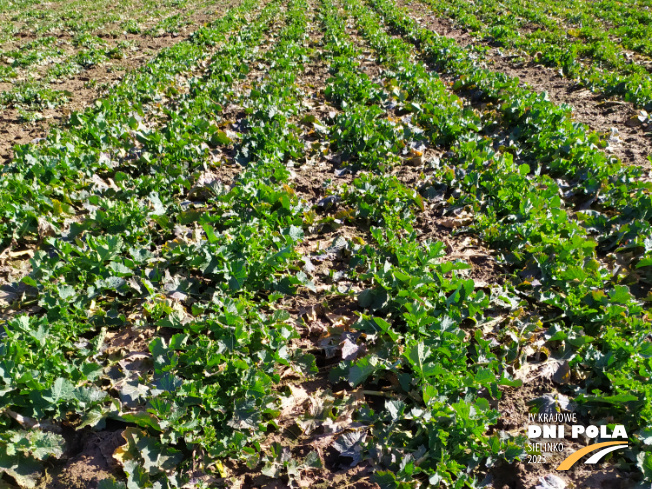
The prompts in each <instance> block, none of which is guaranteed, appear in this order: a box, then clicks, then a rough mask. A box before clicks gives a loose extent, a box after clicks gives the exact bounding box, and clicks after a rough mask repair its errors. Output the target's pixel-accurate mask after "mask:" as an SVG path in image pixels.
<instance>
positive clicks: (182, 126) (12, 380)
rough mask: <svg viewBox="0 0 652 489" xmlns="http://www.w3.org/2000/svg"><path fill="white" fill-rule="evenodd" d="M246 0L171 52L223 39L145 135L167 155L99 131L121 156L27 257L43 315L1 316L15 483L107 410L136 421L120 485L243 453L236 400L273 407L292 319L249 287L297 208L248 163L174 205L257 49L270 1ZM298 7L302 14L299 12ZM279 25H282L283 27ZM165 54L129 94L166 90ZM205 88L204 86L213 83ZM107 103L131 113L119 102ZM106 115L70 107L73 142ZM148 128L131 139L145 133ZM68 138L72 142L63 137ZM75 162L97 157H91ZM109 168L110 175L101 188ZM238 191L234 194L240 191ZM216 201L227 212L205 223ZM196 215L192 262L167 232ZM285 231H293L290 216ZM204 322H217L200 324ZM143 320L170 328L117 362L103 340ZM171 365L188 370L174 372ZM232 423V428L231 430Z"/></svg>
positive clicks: (271, 262)
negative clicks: (137, 362)
mask: <svg viewBox="0 0 652 489" xmlns="http://www.w3.org/2000/svg"><path fill="white" fill-rule="evenodd" d="M254 6H255V2H246V3H244V4H243V6H242V7H240V8H237V9H235V10H232V11H231V12H230V13H229V14H228V15H227V16H226V17H225V18H223V19H222V20H220V21H218V22H217V23H216V24H215V25H214V26H212V27H211V28H205V29H203V30H201V31H200V32H199V33H198V35H197V37H196V38H195V43H194V44H190V43H188V45H187V46H186V47H185V49H182V47H179V48H178V49H179V51H177V52H178V53H180V54H187V53H188V52H189V49H190V48H197V52H196V53H195V60H201V59H202V57H201V52H202V51H206V50H208V48H209V46H210V44H213V43H220V44H222V43H225V41H226V40H227V39H229V41H230V42H229V43H228V45H227V46H226V47H223V48H222V49H221V50H219V51H218V52H217V53H216V54H215V56H214V57H213V58H212V59H211V60H210V66H209V70H208V72H207V74H206V76H204V77H197V78H196V79H192V80H191V81H190V82H189V84H190V86H189V87H188V88H189V91H188V92H187V93H186V94H184V95H183V96H181V97H180V98H179V100H178V106H177V107H175V108H172V107H171V108H170V109H168V110H169V111H170V115H171V116H172V115H173V119H171V120H169V121H168V123H167V124H166V125H164V127H163V128H162V129H161V131H160V132H159V134H161V135H162V138H161V140H159V141H158V143H155V142H152V141H147V142H148V145H151V146H152V147H158V148H160V149H163V148H165V151H164V152H162V154H168V155H169V156H167V157H164V156H162V154H161V155H158V154H157V155H156V156H155V157H150V156H147V154H146V153H145V154H141V156H142V159H138V160H134V158H133V157H132V156H131V155H127V151H126V148H130V149H134V145H135V144H138V143H136V139H135V137H134V138H133V139H131V138H127V139H126V140H123V139H121V138H114V139H113V140H112V141H110V140H109V138H107V137H105V138H104V145H103V148H102V149H104V150H109V151H111V150H113V151H116V152H120V151H122V153H123V154H122V156H118V155H115V154H112V158H113V157H115V158H116V160H114V161H115V163H111V161H108V162H107V161H104V162H103V163H104V164H105V166H104V169H102V168H99V167H97V166H94V167H92V168H89V170H90V171H92V172H93V173H94V174H95V175H96V178H94V184H90V185H89V182H88V180H87V181H86V182H85V186H84V187H81V186H80V190H78V191H77V192H79V193H80V194H81V195H79V197H80V199H83V202H84V205H85V207H86V209H87V211H88V213H87V214H86V215H85V216H80V217H81V219H80V220H79V221H78V222H77V225H76V226H75V227H74V228H72V229H71V230H70V231H69V232H67V233H62V232H56V233H55V234H56V236H54V237H51V238H48V240H47V242H46V243H44V244H43V246H42V250H40V251H38V252H37V253H36V254H35V256H34V258H33V259H32V261H31V264H32V272H31V273H30V275H29V276H27V277H25V278H24V279H23V282H24V283H25V284H26V285H28V286H29V287H30V290H29V292H28V294H27V295H28V296H29V298H30V299H29V300H32V301H35V302H36V303H37V304H38V306H39V311H40V312H39V313H38V314H32V315H30V316H27V315H19V316H17V317H16V318H15V319H12V320H10V321H8V322H6V323H5V325H4V330H5V332H4V334H3V337H2V339H1V345H0V349H2V353H3V354H2V362H3V372H4V375H3V390H2V393H3V394H2V404H3V406H2V411H3V415H2V417H1V418H0V420H1V421H0V422H2V424H3V430H2V431H3V435H2V442H1V447H2V448H1V450H2V455H1V456H0V460H1V461H2V462H1V463H2V465H1V468H2V471H3V472H4V473H7V474H9V475H10V476H11V477H13V479H14V480H15V481H17V482H18V483H19V484H20V485H21V486H23V487H34V486H35V484H36V479H37V478H38V476H40V475H41V471H40V470H39V466H40V465H41V461H43V460H46V459H48V457H54V458H57V457H60V456H61V455H62V453H63V452H64V450H65V440H64V438H63V436H62V435H61V433H65V432H66V431H70V430H73V429H82V428H85V427H92V428H95V429H101V428H102V427H103V425H104V423H105V419H106V418H107V417H111V418H113V419H117V420H120V421H122V422H126V423H129V425H130V426H131V428H128V429H127V430H126V431H125V435H124V436H125V438H126V439H127V441H128V443H127V446H126V447H125V448H124V452H123V453H122V456H121V461H122V463H123V466H124V470H125V472H126V473H127V476H128V477H127V481H128V485H129V487H148V486H149V487H151V484H152V483H153V481H154V480H155V479H160V480H161V481H160V482H159V483H160V484H163V485H164V486H167V487H169V486H170V485H172V486H177V487H178V486H179V485H180V479H179V475H178V474H179V472H178V471H177V470H176V469H177V466H178V465H179V464H180V463H181V462H182V461H183V460H184V459H188V457H191V456H192V454H193V453H195V452H196V451H199V450H201V447H205V448H206V449H208V447H210V450H211V451H212V452H214V453H215V454H218V453H230V452H232V451H233V450H239V449H240V448H241V447H242V446H243V445H244V444H245V443H250V442H252V441H253V440H254V439H255V437H256V433H257V428H258V427H257V425H256V426H254V425H253V424H252V425H249V424H246V423H247V420H248V419H250V418H249V415H248V414H247V413H250V414H251V413H260V415H261V416H266V415H267V414H268V413H269V412H273V409H274V406H273V403H272V398H271V397H270V392H269V386H270V384H272V382H273V378H272V377H273V376H274V375H275V373H274V367H275V366H276V365H277V361H280V362H282V363H283V364H286V365H287V364H289V362H290V359H288V358H282V353H281V356H279V351H281V352H282V351H284V350H283V348H282V347H283V345H284V344H285V343H287V341H289V340H290V339H291V337H292V331H291V330H290V329H289V328H287V326H285V325H284V321H285V319H286V318H285V317H283V315H282V314H264V313H263V312H262V311H261V310H260V309H259V308H258V307H256V306H255V305H254V303H253V301H252V296H253V293H254V291H255V290H256V288H257V287H261V286H262V285H264V284H263V283H261V279H264V280H268V277H270V276H273V274H274V271H275V270H276V268H277V267H278V266H279V264H282V263H285V261H286V260H287V259H289V258H290V257H292V256H293V254H292V251H291V249H292V243H293V241H296V240H297V239H298V237H297V231H296V230H295V231H293V232H292V233H289V234H285V235H276V234H275V233H272V232H271V230H270V225H271V223H276V222H277V220H279V221H282V222H288V221H289V222H293V218H294V216H295V213H296V212H297V211H296V210H295V209H294V208H293V207H292V208H291V203H294V204H295V205H296V199H291V196H290V195H289V194H288V193H287V192H283V191H282V190H277V189H276V188H275V187H272V186H271V185H269V184H266V183H265V179H264V178H263V176H262V175H261V174H259V173H258V169H256V168H252V169H251V170H250V172H249V174H248V175H247V176H245V177H243V181H242V185H239V186H237V187H236V188H235V189H234V190H233V191H231V192H227V191H224V190H222V191H220V190H219V189H218V188H217V187H214V188H213V187H208V188H206V189H204V190H205V192H207V196H210V198H209V200H210V202H206V203H205V204H204V203H200V202H197V204H196V205H197V206H198V207H203V208H205V211H204V212H199V211H195V210H189V209H187V208H186V207H185V206H183V205H181V202H182V201H183V198H184V196H186V195H187V193H188V191H189V188H187V187H186V184H187V182H188V181H191V180H193V179H194V180H196V179H197V178H198V173H200V172H201V171H202V169H203V168H205V164H206V162H207V161H210V159H209V158H208V157H209V155H208V154H207V153H208V151H207V150H206V149H204V148H202V146H206V145H207V143H210V142H211V141H212V140H214V136H215V134H216V133H217V132H216V131H210V129H208V127H207V126H208V124H206V121H207V119H206V116H207V115H209V114H211V112H210V111H211V110H212V111H213V112H212V115H213V117H216V118H217V119H216V121H217V120H219V113H220V112H221V110H222V109H221V107H222V106H223V104H224V103H225V102H226V101H227V100H228V99H229V97H230V96H233V94H232V92H230V88H229V87H231V86H232V85H233V84H234V83H235V82H237V80H239V79H242V78H244V77H245V76H246V73H247V71H248V64H247V63H248V62H250V61H253V60H255V59H256V55H254V54H252V53H253V51H254V49H253V48H255V47H256V46H257V45H258V44H260V42H261V40H262V38H263V36H264V34H265V32H266V31H267V30H268V29H269V27H270V26H271V25H272V23H273V21H274V19H275V17H277V16H278V15H279V13H280V9H279V4H278V3H272V4H271V5H270V6H268V7H267V8H266V9H265V10H263V12H262V13H261V15H260V16H259V17H258V18H257V19H256V20H255V21H253V22H251V19H250V17H249V15H248V12H249V11H251V9H252V8H253V7H254ZM293 14H295V17H297V18H299V17H298V16H297V15H296V14H297V12H293ZM297 22H298V21H297ZM297 28H300V25H299V27H297ZM295 30H296V28H295ZM288 31H289V32H288V34H287V35H288V36H290V35H292V34H293V33H294V30H291V29H290V28H288ZM229 34H231V35H230V36H229ZM199 36H201V40H200V37H199ZM170 51H171V52H170ZM170 51H167V52H164V53H162V54H161V55H160V56H159V58H157V61H158V62H159V63H151V64H150V65H149V66H148V67H147V70H146V71H148V72H149V73H148V74H149V75H151V76H150V77H143V78H141V80H140V82H141V84H140V89H141V92H136V93H140V94H143V95H144V93H145V92H144V91H143V90H142V89H144V88H146V87H149V90H148V92H149V94H150V95H152V94H155V93H156V92H157V91H158V89H160V88H163V89H169V88H171V87H174V85H173V84H169V83H162V79H161V78H160V77H162V78H166V77H167V76H169V73H170V70H176V71H179V72H182V71H183V70H182V66H179V65H178V64H176V63H175V62H178V58H176V57H175V56H172V55H173V54H175V51H174V50H170ZM190 52H192V50H191V51H190ZM183 59H184V67H185V68H188V66H186V65H185V63H186V62H189V61H192V59H188V58H186V57H184V58H183ZM174 79H175V77H172V80H174ZM147 82H149V84H148V85H146V83H147ZM206 85H209V86H211V90H210V91H208V92H206V91H205V90H204V88H205V86H206ZM98 105H101V104H98ZM113 107H115V108H116V110H117V111H120V110H125V111H130V110H133V106H131V107H130V106H129V105H128V104H127V106H122V107H119V106H113ZM98 109H99V107H98ZM127 113H128V112H127ZM101 114H102V112H100V111H99V110H98V111H96V112H95V113H93V111H89V112H87V113H86V114H79V115H78V117H79V118H80V120H77V121H73V122H72V127H70V128H68V130H69V131H70V134H67V136H68V137H70V138H71V139H72V138H74V139H72V140H74V141H75V142H76V143H77V147H79V148H80V149H82V148H86V149H88V148H89V147H92V146H96V145H97V144H98V142H100V141H99V140H96V139H95V137H94V136H96V135H97V134H98V131H106V130H107V126H106V125H105V124H104V121H105V120H106V119H108V117H107V118H104V117H102V116H101ZM114 114H115V112H114ZM200 114H202V116H201V117H200ZM98 115H100V117H98ZM116 115H117V114H116ZM134 115H136V116H137V117H139V120H137V119H136V118H135V117H134ZM84 116H85V118H84ZM129 117H130V118H131V121H132V122H131V123H132V125H135V126H136V127H134V129H137V126H138V124H139V123H141V124H143V123H144V122H145V121H146V119H144V118H142V119H141V118H140V116H138V114H133V115H131V116H129ZM82 118H84V119H83V120H82ZM143 129H144V127H141V131H140V139H141V140H142V141H146V140H147V134H145V133H144V132H143ZM207 129H208V130H207ZM177 131H178V132H177ZM108 135H109V134H107V136H108ZM217 135H218V141H219V140H221V141H222V142H221V143H218V144H225V143H226V142H225V141H224V140H223V139H222V136H220V134H219V133H217ZM58 137H61V134H60V135H59V136H58ZM53 141H56V139H53ZM82 143H84V146H82ZM68 144H69V148H68V149H69V150H71V149H72V143H71V142H69V143H68ZM100 144H101V143H100ZM24 149H25V150H26V152H28V151H30V150H34V149H36V148H34V147H26V148H24ZM202 155H203V158H202ZM154 158H155V159H156V162H157V163H156V164H154V162H153V160H154ZM86 161H87V162H88V163H89V166H92V163H91V162H92V161H93V160H92V159H90V158H89V159H87V160H86ZM106 163H109V165H108V166H106ZM150 165H151V166H150ZM148 166H150V168H148ZM269 166H273V162H272V163H270V165H267V166H266V165H261V168H262V170H261V173H264V172H265V169H266V168H269ZM204 171H205V170H204ZM98 178H99V180H98ZM107 181H110V182H112V183H113V185H111V187H109V186H108V185H107V184H106V182H107ZM62 182H65V180H62ZM101 182H104V185H102V183H101ZM80 183H81V182H80ZM81 188H84V190H81ZM73 192H74V190H73V189H71V193H73ZM240 194H242V198H241V199H237V198H235V196H236V195H240ZM276 204H280V205H279V206H278V209H277V210H276V212H275V213H271V212H269V207H270V206H271V205H276ZM292 211H294V212H292ZM222 212H223V213H224V214H226V215H227V216H228V218H225V219H223V223H220V224H217V227H215V228H214V227H213V226H214V225H215V221H217V220H219V216H221V213H222ZM250 212H254V213H256V214H258V215H263V214H267V215H268V219H269V220H266V219H265V220H263V221H262V222H259V221H257V220H255V219H253V220H250V219H249V217H250ZM200 216H204V221H203V222H202V225H203V226H205V227H206V231H205V233H206V234H205V236H209V237H210V239H206V238H204V239H202V240H201V241H202V243H197V245H198V246H200V245H201V246H203V247H205V248H206V249H205V250H204V251H203V254H204V256H205V257H207V258H205V260H207V261H206V262H205V263H199V262H197V260H196V257H197V255H193V257H192V258H193V260H194V261H193V262H192V263H185V261H186V260H183V259H182V258H183V257H184V255H183V254H182V253H181V251H182V250H186V251H190V250H189V249H186V246H188V247H189V246H190V243H185V241H182V240H180V239H179V237H182V238H186V237H187V236H186V235H185V234H181V235H179V237H177V234H175V227H178V226H187V225H189V224H190V225H192V223H193V222H196V221H197V220H198V219H199V217H200ZM222 224H223V225H222ZM198 225H199V224H197V226H198ZM288 228H289V230H290V231H292V230H293V229H294V228H293V227H292V225H291V224H289V223H288ZM298 229H300V228H298ZM251 233H256V235H257V236H258V235H259V236H260V238H261V240H260V241H259V242H258V243H259V245H260V246H261V247H260V248H257V244H256V242H255V241H251V240H249V241H248V243H249V246H248V247H246V248H245V250H246V251H249V252H250V253H252V256H251V257H249V256H248V255H247V254H246V253H245V254H244V255H242V256H243V257H244V261H243V260H238V259H237V258H236V257H235V256H234V254H236V253H239V252H240V251H245V250H243V249H242V246H241V245H242V240H243V239H244V236H246V235H251ZM265 236H266V238H264V237H265ZM252 247H253V248H252ZM255 252H257V253H255ZM261 252H262V253H265V254H268V256H267V258H268V259H267V260H262V261H261V262H260V263H258V262H255V263H254V266H252V267H248V266H247V265H248V263H249V260H255V259H258V258H260V253H261ZM212 254H213V255H214V257H212ZM227 257H228V258H227ZM247 258H249V260H248V259H247ZM186 259H188V258H187V257H186ZM180 262H183V263H181V264H180ZM220 263H221V264H222V265H221V266H220ZM181 265H183V266H181ZM229 265H233V266H234V269H233V271H232V273H233V277H232V278H233V280H228V279H227V281H226V284H227V285H226V287H223V286H222V283H223V282H222V280H221V279H222V278H223V276H224V275H225V274H228V273H229V272H228V270H226V269H224V268H225V267H226V268H228V266H229ZM198 270H204V271H205V272H206V279H204V280H198V279H197V278H193V276H194V275H196V273H197V272H196V271H198ZM266 283H267V282H265V284H266ZM238 284H239V285H238ZM230 291H231V292H232V293H231V294H229V292H230ZM175 294H177V295H175ZM179 297H187V300H186V299H179ZM193 297H196V298H193ZM191 304H192V307H190V305H191ZM17 306H18V307H20V304H17ZM192 316H197V319H196V322H194V324H195V326H188V328H187V329H186V328H185V325H187V324H189V321H188V319H189V318H190V317H192ZM208 323H211V324H213V326H211V327H209V328H206V327H205V324H208ZM147 324H149V325H151V326H152V327H154V326H155V325H158V328H159V329H162V328H167V329H165V330H166V331H168V332H169V333H170V334H167V335H157V337H156V338H155V339H154V340H152V341H151V344H150V345H149V352H139V353H138V354H139V355H140V356H141V357H147V358H148V360H147V362H146V365H145V367H143V368H139V369H135V368H132V367H133V364H132V363H131V362H132V361H133V360H130V355H131V354H133V353H134V352H131V351H129V352H126V353H127V355H126V359H125V354H124V353H123V354H122V355H120V354H118V355H116V352H115V351H111V350H109V351H106V345H104V342H105V339H106V338H107V335H110V334H111V333H112V332H113V331H115V330H116V328H117V329H118V330H120V329H124V328H129V327H132V328H139V327H141V328H142V327H144V326H145V325H147ZM175 329H178V330H179V331H178V333H177V332H176V331H175ZM200 332H201V335H199V333H200ZM175 333H176V334H175ZM249 350H251V355H249V354H248V351H249ZM148 353H149V354H148ZM180 366H183V367H184V368H183V369H182V370H183V372H184V373H183V374H181V376H180V375H179V370H178V368H180ZM242 374H244V375H242ZM206 379H212V380H210V381H207V380H206ZM230 394H232V395H230ZM236 399H238V400H239V401H241V403H237V402H236ZM223 403H226V404H223ZM72 413H74V414H72ZM229 413H230V414H229ZM236 413H237V414H236ZM239 415H242V418H239V417H238V416H239ZM213 418H215V419H213ZM232 418H233V419H232ZM240 419H242V422H240V421H239V420H240ZM229 420H231V421H232V423H235V424H237V426H236V425H234V426H232V427H231V428H229V427H228V426H227V425H226V422H227V421H229ZM28 428H32V429H28ZM233 428H236V429H237V431H234V429H233ZM148 429H149V430H150V432H149V433H148V432H147V430H148ZM250 432H251V433H250ZM197 443H199V444H200V445H196V444H197ZM144 447H147V450H144ZM175 474H176V475H175ZM114 485H115V486H117V487H120V486H121V485H120V484H118V483H115V484H113V483H111V482H107V484H106V485H105V487H113V486H114ZM122 486H123V485H122ZM123 487H124V486H123Z"/></svg>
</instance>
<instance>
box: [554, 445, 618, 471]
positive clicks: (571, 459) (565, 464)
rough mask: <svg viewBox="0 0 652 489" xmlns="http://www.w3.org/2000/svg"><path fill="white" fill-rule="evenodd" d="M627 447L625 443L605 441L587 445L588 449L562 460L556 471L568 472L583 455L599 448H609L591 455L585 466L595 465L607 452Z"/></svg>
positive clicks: (580, 450) (582, 449)
mask: <svg viewBox="0 0 652 489" xmlns="http://www.w3.org/2000/svg"><path fill="white" fill-rule="evenodd" d="M628 446H629V445H627V443H624V442H622V441H605V442H604V443H594V444H593V445H589V446H588V447H584V448H581V449H579V450H578V451H576V452H574V453H572V454H570V455H569V456H568V457H567V458H566V460H564V461H563V462H562V463H560V464H559V466H558V467H557V470H568V469H570V468H571V467H572V466H573V465H575V463H576V462H577V461H578V460H579V459H581V458H582V457H583V456H584V455H586V454H588V453H591V452H595V451H596V450H599V449H600V448H604V447H609V448H605V449H604V450H601V451H599V452H598V453H596V454H595V455H593V456H592V457H591V458H590V459H588V460H587V461H586V462H585V463H587V464H595V463H598V462H599V461H600V460H601V459H602V457H604V456H605V455H606V454H608V453H609V452H613V451H614V450H619V449H620V448H627V447H628Z"/></svg>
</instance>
